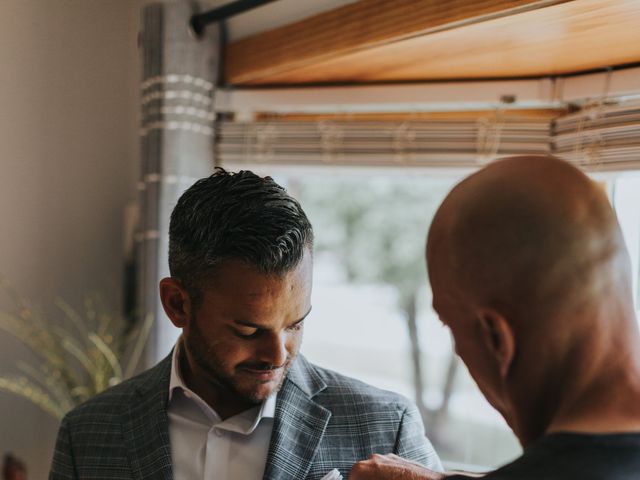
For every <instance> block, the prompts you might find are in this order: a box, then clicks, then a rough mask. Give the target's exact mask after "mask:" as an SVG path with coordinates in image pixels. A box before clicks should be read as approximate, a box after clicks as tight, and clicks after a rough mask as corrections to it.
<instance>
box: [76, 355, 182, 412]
mask: <svg viewBox="0 0 640 480" xmlns="http://www.w3.org/2000/svg"><path fill="white" fill-rule="evenodd" d="M166 361H167V360H166V359H165V360H163V361H162V362H160V363H159V364H157V365H156V366H154V367H152V368H150V369H149V370H146V371H144V372H142V373H140V374H138V375H136V376H135V377H132V378H130V379H128V380H125V381H124V382H122V383H119V384H118V385H115V386H113V387H110V388H108V389H106V390H104V391H103V392H101V393H99V394H97V395H96V396H94V397H92V398H90V399H89V400H87V401H85V402H84V403H82V404H80V405H78V406H76V407H75V408H74V409H73V410H71V411H70V412H69V413H67V415H66V416H65V418H64V420H63V421H65V422H69V421H73V422H74V423H77V422H82V421H83V419H88V420H89V421H93V420H94V419H95V417H96V415H99V416H100V417H102V418H104V419H105V420H106V419H107V418H108V417H109V416H110V415H120V413H121V412H122V411H123V409H124V408H126V407H128V406H130V405H131V402H133V401H135V397H136V396H138V394H143V393H144V392H145V390H148V389H150V388H154V389H155V390H156V392H155V393H156V394H157V393H160V390H161V389H164V390H165V391H166V393H167V395H168V394H169V391H168V389H169V375H170V368H171V367H170V364H169V369H168V370H167V364H166ZM165 377H166V378H165ZM165 384H166V386H165Z"/></svg>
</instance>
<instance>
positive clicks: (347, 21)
mask: <svg viewBox="0 0 640 480" xmlns="http://www.w3.org/2000/svg"><path fill="white" fill-rule="evenodd" d="M566 1H570V0H448V1H442V0H417V1H416V0H361V1H359V2H356V3H354V4H350V5H346V6H344V7H341V8H337V9H335V10H331V11H328V12H323V13H321V14H318V15H315V16H313V17H310V18H307V19H304V20H302V21H299V22H295V23H293V24H290V25H286V26H284V27H280V28H277V29H274V30H271V31H268V32H264V33H261V34H258V35H254V36H252V37H249V38H246V39H243V40H240V41H237V42H234V43H232V44H230V45H228V46H227V48H226V54H225V69H224V72H225V79H226V82H227V83H229V84H259V83H265V81H266V82H269V81H270V80H269V79H270V78H274V77H275V78H281V77H282V75H283V74H286V72H290V71H292V70H296V69H300V68H303V67H305V66H310V65H316V64H318V63H320V62H323V61H327V60H330V59H335V58H338V57H341V56H344V55H346V54H350V53H354V52H358V51H362V50H367V49H370V48H372V47H375V46H380V45H385V44H389V43H393V42H398V41H400V40H405V39H408V38H411V37H415V36H423V35H426V34H430V33H435V32H440V31H445V30H449V29H452V28H457V27H461V26H464V25H470V24H474V23H479V22H483V21H487V20H490V19H494V18H500V17H504V16H508V15H512V14H514V13H518V12H523V11H528V10H532V9H538V8H542V7H546V6H549V5H555V4H559V3H564V2H566ZM271 83H273V82H271ZM286 83H289V82H286Z"/></svg>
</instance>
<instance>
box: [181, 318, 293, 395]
mask: <svg viewBox="0 0 640 480" xmlns="http://www.w3.org/2000/svg"><path fill="white" fill-rule="evenodd" d="M190 327H191V328H190V329H189V335H188V336H185V337H184V338H183V342H184V344H185V347H186V348H187V350H188V351H189V353H190V354H191V356H192V358H193V360H194V362H195V363H196V364H197V365H198V368H199V369H200V370H201V371H203V372H205V374H206V375H207V379H208V380H210V381H212V382H213V383H215V384H216V385H218V386H219V387H221V388H222V389H223V390H226V391H227V392H229V393H230V394H231V395H233V396H236V397H238V398H239V399H240V400H242V401H245V402H248V403H251V404H256V405H257V404H260V403H262V402H263V401H264V400H265V399H266V398H267V397H269V396H271V395H273V394H275V393H277V392H279V391H280V389H281V388H282V385H283V384H284V381H285V380H286V378H287V374H288V373H289V369H290V368H291V365H292V364H293V360H294V359H295V358H296V357H297V353H298V352H297V351H296V352H295V353H294V354H293V355H291V356H289V357H287V360H286V361H285V363H284V365H283V366H282V367H281V368H282V375H281V377H280V379H279V381H278V384H277V385H276V386H275V387H274V388H272V389H271V390H270V391H269V393H268V394H266V395H265V394H260V393H259V392H258V389H257V387H259V386H260V385H261V384H263V382H259V381H256V382H255V383H254V384H253V385H252V386H250V387H249V388H241V387H240V386H239V385H238V383H239V382H238V379H237V378H236V375H238V373H236V374H235V375H234V374H229V373H228V372H226V371H225V368H224V366H225V362H224V359H223V358H221V357H220V356H219V355H218V353H217V352H216V351H215V350H214V349H213V348H212V347H211V346H210V345H207V344H206V343H205V342H204V341H203V338H204V337H203V335H202V332H201V331H200V329H199V327H198V325H197V322H195V320H194V319H192V321H191V325H190ZM253 368H255V367H253Z"/></svg>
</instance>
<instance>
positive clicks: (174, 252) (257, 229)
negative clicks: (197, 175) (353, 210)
mask: <svg viewBox="0 0 640 480" xmlns="http://www.w3.org/2000/svg"><path fill="white" fill-rule="evenodd" d="M312 248H313V229H312V227H311V223H310V222H309V220H308V218H307V216H306V214H305V213H304V211H303V210H302V207H301V206H300V204H299V203H298V202H297V201H296V200H295V199H294V198H293V197H291V196H290V195H289V194H288V193H287V191H286V190H285V189H284V188H283V187H281V186H280V185H278V184H277V183H276V182H275V181H274V180H273V179H272V178H271V177H260V176H258V175H256V174H254V173H253V172H250V171H248V170H244V171H240V172H237V173H232V172H227V171H225V170H224V169H222V168H217V169H216V171H215V173H213V175H211V176H209V177H207V178H203V179H201V180H198V181H197V182H196V183H195V184H193V185H192V186H191V187H190V188H189V189H188V190H186V191H185V192H184V193H183V194H182V196H181V197H180V199H179V200H178V203H177V205H176V206H175V208H174V210H173V213H172V214H171V222H170V225H169V270H170V272H171V276H172V277H173V278H175V279H177V280H178V281H179V282H180V283H181V284H182V286H183V287H184V288H185V289H186V290H187V292H188V293H189V295H190V296H191V300H192V302H194V304H196V305H198V304H199V301H200V300H201V291H202V288H203V287H204V284H205V283H206V282H207V280H208V279H210V278H211V277H212V276H214V275H215V273H216V268H217V267H218V266H220V265H221V264H222V263H224V262H225V261H228V260H240V261H242V262H245V263H246V264H248V265H250V266H251V267H253V268H255V269H256V270H257V271H259V272H261V273H263V274H265V275H283V274H285V273H287V272H289V271H290V270H291V269H293V268H294V267H296V266H297V265H298V263H299V262H300V261H301V260H302V257H303V256H304V253H305V250H306V249H308V250H312Z"/></svg>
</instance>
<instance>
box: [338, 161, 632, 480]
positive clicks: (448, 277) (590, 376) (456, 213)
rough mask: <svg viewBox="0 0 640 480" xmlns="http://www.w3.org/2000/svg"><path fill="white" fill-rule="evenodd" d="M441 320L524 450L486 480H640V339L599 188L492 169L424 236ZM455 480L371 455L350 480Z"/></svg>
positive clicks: (618, 245) (533, 172)
mask: <svg viewBox="0 0 640 480" xmlns="http://www.w3.org/2000/svg"><path fill="white" fill-rule="evenodd" d="M427 266H428V271H429V278H430V281H431V287H432V289H433V307H434V309H435V310H436V311H437V313H438V315H439V316H440V319H441V321H442V322H443V323H444V324H445V325H446V326H447V327H449V328H450V329H451V332H452V334H453V337H454V339H455V344H456V352H457V353H458V355H460V357H461V358H462V360H463V361H464V362H465V364H466V365H467V367H468V369H469V371H470V373H471V375H472V376H473V378H474V380H475V381H476V383H477V384H478V386H479V388H480V390H481V391H482V393H483V394H484V396H485V397H486V398H487V400H488V401H489V402H490V403H491V404H492V405H493V406H494V407H495V408H496V409H497V410H498V411H499V412H500V413H501V414H502V416H503V417H504V418H505V420H506V421H507V423H508V424H509V426H510V427H511V428H512V429H513V431H514V433H515V434H516V436H517V437H518V439H519V440H520V443H521V444H522V446H523V448H524V453H523V455H522V456H521V457H520V458H518V459H516V460H515V461H514V462H513V463H511V464H509V465H506V466H504V467H502V468H500V469H498V470H496V471H495V472H492V473H490V474H488V475H487V476H486V477H485V478H487V479H496V480H498V479H500V480H506V479H527V480H528V479H537V480H541V479H544V480H556V479H558V480H559V479H562V480H568V479H576V480H577V479H581V480H596V479H598V480H600V479H602V480H604V479H606V480H631V479H635V480H637V479H640V335H639V333H638V324H637V321H636V318H635V314H634V307H633V300H632V292H631V274H630V262H629V258H628V254H627V251H626V249H625V245H624V240H623V238H622V233H621V231H620V227H619V226H618V223H617V221H616V217H615V214H614V212H613V210H612V208H611V206H610V204H609V201H608V199H607V197H606V195H605V193H604V192H603V191H602V189H601V188H600V187H599V186H598V185H596V184H595V183H594V182H592V181H591V180H590V179H589V178H588V177H587V176H586V175H584V174H583V173H581V172H580V171H579V170H577V169H576V168H574V167H572V166H571V165H569V164H568V163H566V162H564V161H562V160H559V159H557V158H552V157H513V158H507V159H504V160H501V161H497V162H495V163H492V164H491V165H489V166H488V167H486V168H484V169H482V170H480V171H479V172H477V173H475V174H474V175H471V176H470V177H468V178H467V179H466V180H464V181H463V182H461V183H460V184H458V185H457V186H456V187H455V188H454V189H453V190H452V192H451V193H450V194H449V195H448V196H447V198H446V199H445V201H444V203H443V204H442V206H441V207H440V209H439V210H438V212H437V213H436V216H435V218H434V220H433V223H432V225H431V229H430V231H429V238H428V243H427ZM445 477H446V478H451V479H460V478H466V477H465V476H462V475H453V476H446V475H443V474H437V473H434V472H430V471H429V470H425V469H424V468H423V467H421V466H419V465H417V464H413V463H410V462H407V461H404V460H402V459H399V458H398V457H393V456H374V457H372V458H370V459H369V460H367V461H365V462H361V463H358V464H356V465H355V466H354V468H353V470H352V474H351V476H350V477H349V478H350V480H367V479H377V480H384V479H431V480H434V479H442V478H445Z"/></svg>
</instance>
